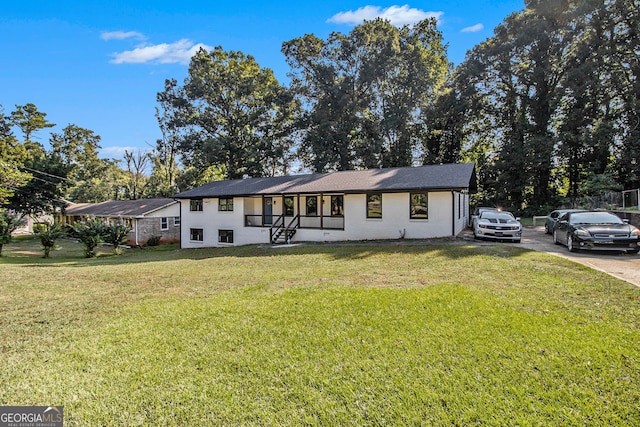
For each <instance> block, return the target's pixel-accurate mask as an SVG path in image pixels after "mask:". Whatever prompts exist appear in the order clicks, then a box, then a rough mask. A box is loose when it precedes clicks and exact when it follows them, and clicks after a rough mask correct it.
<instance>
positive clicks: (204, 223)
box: [181, 191, 469, 248]
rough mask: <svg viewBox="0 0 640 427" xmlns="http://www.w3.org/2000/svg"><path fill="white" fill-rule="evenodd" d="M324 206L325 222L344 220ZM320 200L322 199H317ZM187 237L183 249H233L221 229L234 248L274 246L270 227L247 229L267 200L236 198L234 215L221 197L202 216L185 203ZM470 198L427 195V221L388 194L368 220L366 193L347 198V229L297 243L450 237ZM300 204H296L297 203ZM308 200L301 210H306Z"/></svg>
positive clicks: (304, 232)
mask: <svg viewBox="0 0 640 427" xmlns="http://www.w3.org/2000/svg"><path fill="white" fill-rule="evenodd" d="M324 199H325V202H324V204H321V206H323V213H324V215H327V216H325V217H324V218H323V224H324V225H325V227H326V226H331V225H332V224H333V223H334V222H337V223H338V224H339V223H340V221H342V219H341V218H340V219H337V218H331V217H330V216H329V214H330V200H331V197H330V195H328V194H325V195H324ZM273 200H275V201H276V203H275V205H274V206H273V216H274V220H275V218H276V217H277V216H279V215H280V214H281V213H282V197H281V196H277V197H276V196H274V197H273ZM318 200H319V201H320V198H318ZM181 204H182V211H181V212H182V236H181V242H182V247H183V248H197V247H211V246H229V244H228V243H218V230H233V234H234V236H233V238H234V241H233V245H246V244H262V243H265V244H266V243H269V228H268V227H246V226H245V224H244V221H245V217H244V215H245V214H247V215H260V214H261V213H262V198H261V197H248V198H239V197H236V198H234V208H233V211H232V212H219V211H218V199H217V198H210V199H204V201H203V210H202V212H191V211H190V210H189V200H182V201H181ZM468 204H469V195H468V194H465V193H458V192H452V191H446V192H445V191H443V192H429V193H428V210H429V211H428V219H411V218H410V194H409V193H383V194H382V218H379V219H378V218H375V219H373V218H367V206H366V195H365V194H346V195H344V212H345V216H344V230H333V229H326V228H325V229H305V228H300V229H298V230H297V233H296V235H295V236H294V238H293V241H294V242H295V241H341V240H374V239H399V238H401V237H404V238H406V239H427V238H438V237H450V236H452V235H453V234H458V233H459V232H460V231H462V230H463V229H464V227H465V226H466V224H467V222H468V216H469V205H468ZM296 206H297V201H296ZM304 206H305V205H304V197H302V198H301V200H300V208H301V210H304ZM191 228H201V229H203V230H204V240H203V241H202V242H197V241H191V240H190V229H191Z"/></svg>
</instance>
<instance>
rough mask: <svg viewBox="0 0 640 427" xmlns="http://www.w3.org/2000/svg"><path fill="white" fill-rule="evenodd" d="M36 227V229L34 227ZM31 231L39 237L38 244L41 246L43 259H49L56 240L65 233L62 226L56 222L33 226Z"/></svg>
mask: <svg viewBox="0 0 640 427" xmlns="http://www.w3.org/2000/svg"><path fill="white" fill-rule="evenodd" d="M36 225H38V227H36ZM33 231H34V232H35V233H36V235H37V236H38V237H40V243H41V244H42V251H43V252H44V255H43V258H49V254H50V253H51V249H53V248H54V247H55V245H56V240H58V239H59V238H61V237H63V236H64V235H65V234H66V231H65V230H64V228H63V227H62V225H61V224H60V223H58V222H54V223H53V224H49V223H38V224H34V226H33Z"/></svg>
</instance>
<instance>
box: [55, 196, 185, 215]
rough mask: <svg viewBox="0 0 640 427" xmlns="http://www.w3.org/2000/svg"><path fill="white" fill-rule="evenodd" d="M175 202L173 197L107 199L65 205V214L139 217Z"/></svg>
mask: <svg viewBox="0 0 640 427" xmlns="http://www.w3.org/2000/svg"><path fill="white" fill-rule="evenodd" d="M173 203H176V202H175V200H173V199H140V200H109V201H107V202H102V203H78V204H74V205H70V206H67V208H66V209H65V213H66V214H67V215H83V216H84V215H87V216H88V215H91V216H98V217H120V216H121V217H130V218H134V217H139V216H144V215H147V214H149V213H151V212H154V211H157V210H158V209H162V208H164V207H166V206H169V205H171V204H173Z"/></svg>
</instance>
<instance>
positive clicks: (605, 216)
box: [569, 212, 624, 224]
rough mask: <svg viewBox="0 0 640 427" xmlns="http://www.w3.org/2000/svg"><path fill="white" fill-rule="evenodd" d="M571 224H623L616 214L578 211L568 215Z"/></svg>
mask: <svg viewBox="0 0 640 427" xmlns="http://www.w3.org/2000/svg"><path fill="white" fill-rule="evenodd" d="M569 222H570V223H571V224H624V222H623V221H622V220H621V219H620V218H619V217H617V216H616V215H614V214H612V213H609V212H580V213H574V214H572V215H571V216H570V217H569Z"/></svg>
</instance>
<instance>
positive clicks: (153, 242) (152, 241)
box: [147, 236, 162, 246]
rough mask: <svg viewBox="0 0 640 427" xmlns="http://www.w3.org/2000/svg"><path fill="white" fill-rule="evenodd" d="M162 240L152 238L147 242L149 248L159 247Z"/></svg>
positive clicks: (160, 237)
mask: <svg viewBox="0 0 640 427" xmlns="http://www.w3.org/2000/svg"><path fill="white" fill-rule="evenodd" d="M161 239H162V236H151V237H149V240H147V246H158V245H159V244H160V240H161Z"/></svg>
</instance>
